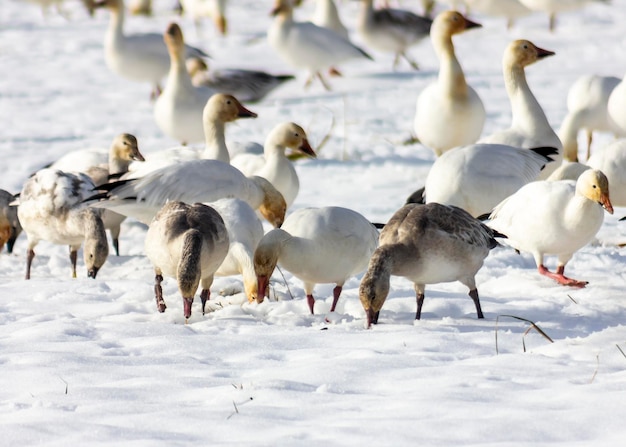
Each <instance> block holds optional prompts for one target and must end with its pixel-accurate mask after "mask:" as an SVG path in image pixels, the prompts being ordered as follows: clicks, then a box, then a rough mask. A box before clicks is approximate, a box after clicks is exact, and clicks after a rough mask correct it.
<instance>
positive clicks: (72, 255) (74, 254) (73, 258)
mask: <svg viewBox="0 0 626 447" xmlns="http://www.w3.org/2000/svg"><path fill="white" fill-rule="evenodd" d="M77 258H78V252H77V251H76V250H74V249H73V248H72V247H70V262H71V263H72V278H76V259H77Z"/></svg>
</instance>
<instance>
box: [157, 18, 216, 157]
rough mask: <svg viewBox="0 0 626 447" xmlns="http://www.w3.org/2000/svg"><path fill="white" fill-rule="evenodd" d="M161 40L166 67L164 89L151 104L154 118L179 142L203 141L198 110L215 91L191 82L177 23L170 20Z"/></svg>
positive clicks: (185, 143)
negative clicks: (162, 41)
mask: <svg viewBox="0 0 626 447" xmlns="http://www.w3.org/2000/svg"><path fill="white" fill-rule="evenodd" d="M163 39H164V41H165V44H166V45H167V50H168V52H169V55H170V70H169V74H168V76H167V82H166V84H165V88H164V89H163V92H161V95H160V96H159V97H158V98H157V100H156V102H155V104H154V119H155V121H156V123H157V125H158V126H159V129H161V131H162V132H163V133H164V134H165V135H167V136H169V137H170V138H173V139H175V140H177V141H179V142H180V143H181V144H182V145H187V144H188V143H197V142H200V141H203V140H204V139H205V135H204V127H203V122H202V113H203V110H204V107H205V106H206V103H207V101H208V100H209V98H210V97H211V96H213V95H214V94H215V93H217V92H216V91H215V90H213V89H210V88H207V87H195V86H194V85H193V84H192V83H191V78H190V76H189V73H188V72H187V66H186V63H185V42H184V39H183V33H182V31H181V29H180V27H179V26H178V24H176V23H170V24H169V26H168V27H167V30H166V31H165V34H164V36H163Z"/></svg>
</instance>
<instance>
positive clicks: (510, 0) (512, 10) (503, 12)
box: [463, 0, 532, 28]
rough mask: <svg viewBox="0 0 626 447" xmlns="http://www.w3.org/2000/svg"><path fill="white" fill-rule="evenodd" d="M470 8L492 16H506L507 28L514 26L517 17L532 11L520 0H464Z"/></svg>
mask: <svg viewBox="0 0 626 447" xmlns="http://www.w3.org/2000/svg"><path fill="white" fill-rule="evenodd" d="M463 1H464V3H465V5H466V6H467V8H468V9H470V10H471V11H472V12H478V13H480V14H485V15H488V16H492V17H504V18H505V19H506V20H507V28H511V27H512V26H513V22H514V21H515V20H516V19H519V18H521V17H524V16H527V15H529V14H530V13H531V12H532V11H531V10H530V9H528V8H527V7H526V6H524V5H523V4H522V3H520V0H463Z"/></svg>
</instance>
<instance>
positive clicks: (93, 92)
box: [0, 0, 626, 446]
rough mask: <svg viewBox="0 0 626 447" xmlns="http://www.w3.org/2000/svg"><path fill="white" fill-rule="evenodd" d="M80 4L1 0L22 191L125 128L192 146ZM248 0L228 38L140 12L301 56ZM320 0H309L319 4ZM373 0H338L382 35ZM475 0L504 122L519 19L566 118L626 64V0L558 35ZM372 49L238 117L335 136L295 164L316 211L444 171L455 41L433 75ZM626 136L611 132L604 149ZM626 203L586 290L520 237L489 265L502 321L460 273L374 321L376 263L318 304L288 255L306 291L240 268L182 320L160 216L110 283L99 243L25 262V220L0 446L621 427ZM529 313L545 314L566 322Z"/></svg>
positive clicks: (583, 431)
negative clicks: (117, 66)
mask: <svg viewBox="0 0 626 447" xmlns="http://www.w3.org/2000/svg"><path fill="white" fill-rule="evenodd" d="M65 3H66V7H67V9H68V10H69V11H70V12H71V13H72V18H71V20H69V21H66V20H65V19H63V18H62V17H60V16H58V15H56V14H55V13H54V11H52V12H51V14H50V15H49V17H48V18H47V19H46V20H44V19H43V18H42V15H41V13H40V11H39V10H38V8H36V7H35V6H34V5H32V4H30V3H28V2H25V1H23V0H3V1H2V7H1V8H0V67H1V69H2V73H3V76H1V77H0V122H1V123H2V131H1V132H0V154H1V155H2V157H3V160H2V163H0V188H4V189H7V190H9V191H13V192H17V191H19V190H20V189H21V186H22V184H23V182H24V180H25V179H26V178H27V176H28V175H29V174H30V173H32V172H33V171H35V170H37V169H38V168H40V167H42V166H43V165H45V164H47V163H49V162H50V161H53V160H55V159H56V158H58V157H60V156H61V155H62V154H64V153H65V152H67V151H69V150H74V149H79V148H84V147H93V146H96V147H108V145H109V143H110V141H111V140H112V138H113V137H114V136H115V135H117V134H118V133H121V132H130V133H132V134H134V135H136V136H137V137H138V139H139V145H140V149H141V151H142V152H143V153H144V154H145V155H147V156H149V154H150V153H151V152H153V151H157V150H159V149H163V148H167V147H171V146H174V145H175V144H176V142H174V141H171V140H169V139H168V138H166V137H164V136H163V135H162V134H161V133H160V131H159V129H158V128H157V126H156V125H155V123H154V120H153V118H152V103H151V102H150V100H149V91H150V88H149V86H148V85H140V84H134V83H131V82H129V81H126V80H124V79H121V78H118V77H116V76H115V75H114V74H112V73H111V72H110V71H109V70H108V68H107V67H106V65H105V63H104V57H103V48H102V46H103V35H104V31H105V29H106V26H107V23H108V18H109V14H108V13H107V12H105V11H98V12H97V13H96V15H95V17H94V18H89V17H88V16H87V15H86V14H85V12H84V11H83V10H82V7H81V5H80V4H79V3H78V2H76V1H74V0H67V1H66V2H65ZM230 3H231V5H230V8H229V19H230V31H231V34H230V35H229V36H228V37H226V38H222V37H219V36H217V35H216V33H215V32H214V29H213V27H212V25H211V24H210V23H208V22H207V23H206V24H205V27H204V31H203V35H202V37H201V36H199V35H198V33H196V31H195V29H194V26H193V23H192V21H191V19H190V18H189V17H183V18H179V17H177V16H174V15H172V13H171V12H170V9H171V6H172V2H171V1H170V0H158V1H156V0H155V2H154V9H155V11H156V16H155V17H152V18H143V17H129V18H128V21H127V22H128V23H127V24H126V25H127V26H126V29H127V30H128V31H130V30H134V31H139V30H143V31H148V30H150V31H157V32H161V31H162V30H164V29H165V27H166V25H167V23H168V22H170V21H172V20H176V21H178V22H179V23H180V24H181V26H182V28H183V30H184V32H185V37H186V39H187V40H188V41H189V42H191V43H194V44H196V45H199V46H201V47H203V48H204V49H205V50H207V51H208V52H209V53H210V54H211V55H212V58H213V59H212V60H211V61H210V62H211V64H212V65H213V66H215V67H246V68H260V69H265V70H268V71H271V72H274V73H280V72H286V73H289V72H292V70H291V68H290V67H288V66H286V65H285V64H284V63H283V62H282V61H281V60H279V59H278V57H277V55H276V54H275V53H274V52H273V51H272V50H271V49H270V47H269V46H268V44H267V43H266V41H265V40H264V33H265V31H266V30H267V28H268V26H269V24H270V20H271V19H270V17H269V14H268V13H269V10H270V9H271V2H269V0H265V1H255V0H232V1H231V2H230ZM402 3H403V5H404V6H405V7H411V6H412V5H413V3H414V2H409V1H408V0H405V1H403V2H402ZM312 8H313V5H312V2H310V1H309V2H305V5H304V7H303V9H301V10H299V11H297V15H298V17H308V16H309V15H310V14H311V11H312ZM357 8H358V4H357V3H356V2H350V1H344V2H342V3H340V10H341V13H342V17H343V19H344V23H346V25H347V26H348V28H349V29H350V30H351V31H352V32H353V38H354V40H355V42H360V39H359V37H358V35H356V34H355V33H354V30H355V23H354V20H355V13H356V11H357ZM416 8H417V6H416ZM473 18H474V19H475V20H477V21H479V22H481V23H482V24H483V25H484V27H483V28H482V29H480V30H472V31H470V32H468V33H466V34H465V35H462V36H458V37H457V38H456V39H455V44H456V48H457V54H458V57H459V59H460V61H461V63H462V65H463V67H464V69H465V72H466V76H467V79H468V81H469V82H470V83H471V84H472V85H473V86H474V88H475V89H476V90H477V91H478V93H479V94H480V95H481V97H482V98H483V101H484V102H485V106H486V109H487V113H488V117H487V124H486V127H485V129H484V133H485V134H489V133H491V132H492V131H494V130H497V129H502V128H505V127H507V126H508V125H509V123H510V106H509V103H508V99H507V96H506V93H505V91H504V86H503V81H502V74H501V68H500V67H501V64H500V60H501V56H502V51H503V50H504V48H505V47H506V45H507V44H508V43H509V42H510V41H511V40H513V39H517V38H526V39H529V40H531V41H533V42H534V43H535V44H537V45H538V46H540V47H542V48H546V49H550V50H553V51H555V52H556V56H554V57H551V58H547V59H546V60H543V61H540V62H538V63H537V64H535V65H533V66H531V67H529V68H528V70H527V75H528V79H529V84H530V86H531V88H532V89H533V91H534V92H535V94H536V96H537V97H538V99H539V102H540V103H541V104H542V106H543V107H544V109H545V111H546V114H547V116H548V118H549V119H550V121H551V123H552V124H553V126H554V127H555V128H558V126H559V125H560V124H561V121H562V119H563V117H564V115H565V113H566V103H565V99H566V94H567V90H568V88H569V86H570V85H571V84H572V82H573V81H574V80H575V79H577V78H578V77H579V76H581V75H583V74H593V73H595V74H602V75H615V76H622V75H623V74H624V73H625V72H626V52H625V49H626V32H625V28H624V22H625V21H626V0H613V2H612V4H611V5H610V6H607V5H600V4H598V5H591V6H589V7H587V8H586V9H584V10H581V11H579V12H574V13H569V14H564V15H563V16H562V17H560V18H559V24H558V28H557V31H556V32H555V33H553V34H551V33H550V32H549V31H548V30H547V18H546V17H545V16H542V15H540V14H536V15H532V16H529V17H527V18H524V19H522V20H520V21H519V22H518V23H517V25H516V26H515V27H514V28H513V29H511V30H510V31H507V30H506V27H505V23H504V21H503V20H500V19H494V18H489V17H484V16H480V15H475V16H473ZM372 54H373V56H374V57H375V59H376V61H375V62H370V61H363V62H355V63H348V64H346V65H345V67H341V68H342V71H343V72H344V75H345V76H344V77H343V78H333V79H331V83H332V85H333V91H331V92H326V91H324V90H323V89H322V88H321V86H320V85H318V84H317V85H314V86H313V87H312V88H310V89H309V90H304V89H303V87H302V86H303V83H304V80H305V74H304V73H298V79H297V80H296V81H294V82H291V83H289V84H287V85H285V86H284V87H282V88H281V89H280V90H278V91H276V92H275V93H274V94H272V95H271V96H270V97H269V98H268V99H267V100H266V101H265V102H263V103H261V104H257V105H250V109H252V110H253V111H255V112H257V113H258V114H259V117H258V118H257V119H255V120H245V121H244V122H241V123H239V124H235V125H232V126H231V127H230V128H229V129H228V135H229V139H231V140H233V141H249V140H254V141H263V139H264V136H265V135H266V134H267V133H268V131H269V130H270V129H271V128H272V127H273V126H274V125H275V124H277V123H279V122H281V121H285V120H292V121H295V122H297V123H299V124H301V125H302V126H303V127H304V128H305V129H306V130H307V132H308V134H309V136H310V139H311V141H312V143H313V145H316V144H318V143H319V142H320V141H321V140H322V139H323V138H324V136H325V135H326V134H327V133H328V132H331V137H330V139H329V141H328V142H327V143H326V145H325V146H324V147H323V148H322V150H321V151H320V155H319V158H318V159H317V160H305V161H299V162H298V164H297V170H298V172H299V175H300V181H301V189H300V195H299V197H298V198H297V199H296V202H295V203H294V206H293V208H294V209H295V208H300V207H305V206H325V205H340V206H345V207H349V208H352V209H354V210H357V211H359V212H361V213H362V214H364V215H365V216H366V217H367V218H369V219H371V220H372V221H385V220H386V219H388V218H389V217H390V216H391V214H392V213H393V212H394V211H395V210H396V209H397V208H398V207H400V206H401V205H402V204H403V203H404V200H405V199H406V197H407V196H408V195H409V194H410V193H411V192H413V190H415V189H416V188H417V187H420V186H422V185H423V182H424V178H425V176H426V174H427V172H428V169H429V167H430V165H431V164H432V162H433V159H434V156H433V154H432V152H431V151H430V150H429V149H426V148H424V147H423V146H420V145H417V144H414V145H403V144H402V142H403V141H404V140H406V139H407V138H408V137H409V136H410V133H411V131H412V122H413V116H414V110H415V101H416V98H417V95H418V93H419V92H420V91H421V89H422V88H423V87H424V86H425V85H427V83H429V82H431V81H432V80H433V79H434V77H435V76H436V73H437V61H436V58H435V55H434V52H433V50H432V48H431V46H430V43H429V42H427V41H425V42H422V43H421V44H420V45H418V46H417V47H415V48H414V49H413V50H412V54H413V55H414V57H415V58H416V59H417V60H418V61H419V63H420V65H421V68H422V69H421V71H419V72H413V71H409V70H410V69H409V68H408V67H406V66H402V69H401V70H400V71H398V72H392V71H391V70H390V68H391V63H392V56H391V55H386V54H380V53H376V52H372ZM611 139H612V137H611V136H610V135H606V134H604V135H598V136H597V138H596V140H595V141H594V150H601V147H602V146H603V145H604V144H606V143H607V142H609V141H611ZM581 141H582V136H581ZM624 215H626V209H623V208H621V209H620V208H616V212H615V215H613V216H609V215H608V214H607V215H606V219H605V224H604V225H603V227H602V229H601V230H600V232H599V234H598V240H597V241H596V242H594V243H593V244H590V245H589V246H587V247H585V248H583V249H582V250H580V251H579V252H578V253H577V254H576V255H575V256H574V258H573V260H572V261H571V262H570V263H569V264H568V266H567V272H568V274H569V275H571V276H572V277H574V278H578V279H585V280H588V281H589V285H588V286H587V288H585V289H580V290H579V289H571V288H566V287H562V286H559V285H557V284H555V283H553V282H552V281H551V280H549V279H546V278H544V277H540V276H539V274H538V273H537V272H536V269H535V265H534V262H533V260H532V258H531V257H530V256H529V255H526V254H523V255H521V256H520V255H517V254H516V253H515V252H514V251H512V250H510V249H506V248H498V249H495V250H493V251H492V253H491V255H490V256H489V257H488V258H487V259H486V262H485V265H484V267H483V268H482V269H481V271H480V272H479V274H478V277H477V283H478V290H479V293H480V297H481V302H482V307H483V311H484V312H485V317H486V318H485V320H477V319H476V314H475V309H474V305H473V304H472V302H471V300H470V299H469V297H468V296H467V290H466V289H465V287H463V286H462V285H460V284H459V283H450V284H437V285H432V286H429V287H427V292H426V301H425V304H424V311H423V314H422V320H421V321H418V322H415V321H414V320H413V318H414V315H415V307H416V306H415V295H414V291H413V287H412V284H411V283H410V282H408V281H406V280H404V279H402V278H394V279H393V280H392V291H391V294H390V296H389V298H388V300H387V302H386V303H385V306H384V308H383V310H382V312H381V317H380V324H379V325H377V326H375V327H373V329H372V330H365V329H364V311H363V309H362V307H361V304H360V303H359V300H358V286H359V280H360V276H359V277H356V278H353V279H351V280H349V281H348V282H347V284H346V286H345V287H344V292H343V294H342V297H341V299H340V301H339V305H338V308H337V312H336V314H335V315H328V310H329V308H330V304H331V302H332V288H333V287H334V285H331V284H325V285H319V286H318V287H317V288H316V292H315V294H316V297H317V300H318V301H317V307H316V311H317V315H314V316H311V315H309V314H308V310H307V305H306V300H305V299H304V294H303V289H302V285H301V283H300V282H299V281H298V280H297V279H295V278H292V277H291V275H290V274H288V273H286V272H285V277H286V279H287V284H288V286H289V290H290V293H291V294H292V295H293V299H291V298H290V296H289V290H288V289H287V287H286V286H285V285H284V281H283V279H282V278H281V277H280V275H275V278H274V289H275V291H276V294H277V295H278V297H279V298H280V299H279V300H271V301H266V302H264V303H263V304H261V305H257V304H248V303H247V301H246V300H245V298H244V297H243V295H242V294H237V295H234V296H228V297H218V294H217V292H218V291H219V290H220V289H222V288H223V287H226V286H229V285H232V284H238V283H239V279H238V278H220V279H216V281H215V283H214V286H213V291H214V293H213V296H214V297H217V298H216V299H215V300H214V301H213V300H212V301H213V302H212V305H211V308H212V310H213V312H211V313H209V314H207V315H205V316H202V315H201V313H200V312H199V308H198V307H194V314H193V316H192V318H191V319H190V320H189V322H188V324H184V319H183V315H182V303H181V301H182V300H181V299H180V297H179V295H178V293H177V287H176V284H175V281H173V280H166V281H165V282H164V293H165V299H166V301H167V304H168V306H169V308H168V309H167V311H166V312H165V313H164V314H159V313H158V312H157V311H156V309H155V303H154V296H153V277H154V274H153V271H152V267H151V265H150V263H149V262H148V260H147V259H146V258H145V257H144V256H143V239H144V235H145V227H143V226H141V225H139V224H137V223H133V222H130V221H127V222H125V223H124V225H123V229H122V237H121V242H120V246H121V251H122V256H120V257H115V256H111V257H110V258H109V260H108V261H107V263H106V264H105V265H104V267H103V268H102V270H101V271H100V273H99V274H98V278H97V279H96V280H92V279H88V278H86V275H85V273H84V267H83V264H82V261H80V260H79V278H78V279H71V278H70V267H69V260H68V257H67V247H61V246H53V245H51V244H48V243H43V242H42V243H41V244H40V245H39V246H38V249H37V257H36V258H35V261H34V264H33V271H32V277H33V279H32V280H30V281H24V280H23V279H22V278H23V275H24V269H25V247H26V244H25V237H24V236H22V237H21V238H20V239H19V240H18V242H17V244H16V249H15V253H14V254H13V255H8V254H7V253H6V252H3V253H2V254H0V432H1V433H2V436H1V437H0V445H7V446H9V445H18V443H19V445H49V446H56V445H70V444H71V445H80V446H97V445H125V446H157V445H158V446H175V445H267V446H276V445H372V444H381V443H382V445H417V444H420V445H441V446H450V445H487V444H489V445H498V446H528V445H538V446H539V445H550V446H572V445H597V446H600V445H602V446H608V445H621V444H623V439H624V436H625V434H626V428H625V427H624V420H625V419H626V407H625V406H624V390H625V389H626V355H625V354H624V352H626V327H625V326H624V324H625V323H626V301H625V292H626V251H624V250H625V249H623V248H622V249H619V248H618V247H617V246H616V243H619V242H626V223H625V222H618V218H619V217H622V216H624ZM79 259H81V258H80V257H79ZM548 265H550V266H551V267H552V266H553V265H554V260H553V259H550V260H548ZM196 306H198V304H196ZM510 316H515V317H519V318H525V319H528V320H531V321H534V322H535V323H536V324H537V325H538V326H539V327H540V328H541V329H542V330H543V331H544V332H545V333H546V334H547V335H548V336H549V337H551V339H552V340H553V343H550V342H549V341H548V340H547V339H546V338H544V337H543V336H541V335H540V334H539V333H538V332H537V331H535V330H532V329H531V330H530V331H529V332H527V330H528V329H529V327H530V326H529V324H528V323H525V322H523V321H520V320H518V319H515V318H512V317H510ZM329 321H330V322H329ZM524 348H525V351H526V352H524ZM622 350H623V351H624V352H622Z"/></svg>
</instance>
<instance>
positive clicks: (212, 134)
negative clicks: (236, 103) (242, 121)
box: [202, 119, 230, 163]
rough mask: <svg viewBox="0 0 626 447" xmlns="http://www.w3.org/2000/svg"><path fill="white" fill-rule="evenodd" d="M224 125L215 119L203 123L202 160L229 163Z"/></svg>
mask: <svg viewBox="0 0 626 447" xmlns="http://www.w3.org/2000/svg"><path fill="white" fill-rule="evenodd" d="M225 127H226V126H225V124H224V123H223V122H221V121H219V120H217V119H207V120H205V122H204V138H205V147H204V151H203V154H202V158H207V159H211V160H220V161H223V162H224V163H230V154H229V153H228V148H227V147H226V134H225Z"/></svg>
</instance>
